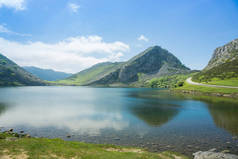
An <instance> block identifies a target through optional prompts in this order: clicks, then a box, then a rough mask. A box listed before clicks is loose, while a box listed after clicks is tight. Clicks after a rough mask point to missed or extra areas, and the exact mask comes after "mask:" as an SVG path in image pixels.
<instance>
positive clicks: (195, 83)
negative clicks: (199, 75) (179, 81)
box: [186, 77, 238, 89]
mask: <svg viewBox="0 0 238 159" xmlns="http://www.w3.org/2000/svg"><path fill="white" fill-rule="evenodd" d="M186 82H187V83H189V84H192V85H197V86H207V87H216V88H234V89H238V87H232V86H220V85H211V84H203V83H197V82H193V81H192V77H189V78H188V79H187V80H186Z"/></svg>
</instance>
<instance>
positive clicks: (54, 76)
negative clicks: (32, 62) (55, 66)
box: [23, 66, 72, 81]
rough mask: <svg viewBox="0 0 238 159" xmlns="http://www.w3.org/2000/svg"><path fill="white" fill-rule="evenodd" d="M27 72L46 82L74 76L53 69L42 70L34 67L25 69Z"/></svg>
mask: <svg viewBox="0 0 238 159" xmlns="http://www.w3.org/2000/svg"><path fill="white" fill-rule="evenodd" d="M23 68H24V69H25V70H26V71H28V72H30V73H32V74H33V75H35V76H37V77H39V78H40V79H42V80H46V81H57V80H62V79H65V78H67V77H69V76H72V74H71V73H65V72H58V71H54V70H52V69H42V68H38V67H34V66H25V67H23Z"/></svg>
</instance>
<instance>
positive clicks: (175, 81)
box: [145, 72, 197, 88]
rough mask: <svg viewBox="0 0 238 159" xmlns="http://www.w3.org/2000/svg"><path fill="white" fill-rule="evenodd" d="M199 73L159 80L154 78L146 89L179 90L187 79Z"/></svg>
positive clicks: (147, 84) (166, 77)
mask: <svg viewBox="0 0 238 159" xmlns="http://www.w3.org/2000/svg"><path fill="white" fill-rule="evenodd" d="M196 73H197V72H193V73H188V74H176V75H172V76H163V77H159V78H153V79H151V80H148V81H147V82H146V84H145V85H146V87H150V88H177V87H182V86H183V85H184V82H185V80H186V79H187V78H189V77H191V76H193V75H194V74H196Z"/></svg>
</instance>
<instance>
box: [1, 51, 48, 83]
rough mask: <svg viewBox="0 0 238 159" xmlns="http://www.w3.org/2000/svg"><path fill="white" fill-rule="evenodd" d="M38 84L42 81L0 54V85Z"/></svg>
mask: <svg viewBox="0 0 238 159" xmlns="http://www.w3.org/2000/svg"><path fill="white" fill-rule="evenodd" d="M23 85H27V86H36V85H37V86H38V85H45V83H44V82H43V81H41V80H40V79H39V78H37V77H35V76H34V75H32V74H31V73H28V72H27V71H25V70H24V69H23V68H21V67H20V66H18V65H17V64H16V63H14V62H13V61H11V60H9V59H8V58H7V57H5V56H3V55H2V54H0V86H23Z"/></svg>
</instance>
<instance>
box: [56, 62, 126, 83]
mask: <svg viewBox="0 0 238 159" xmlns="http://www.w3.org/2000/svg"><path fill="white" fill-rule="evenodd" d="M122 64H123V63H120V62H116V63H110V62H106V63H100V64H97V65H94V66H92V67H90V68H89V69H86V70H84V71H81V72H79V73H77V74H75V75H73V76H71V77H69V78H66V79H65V80H60V81H57V82H56V83H57V84H63V85H87V84H89V83H92V82H94V81H96V80H99V79H101V78H102V77H104V76H106V75H107V74H109V73H111V72H113V71H115V70H117V69H118V68H119V67H120V66H121V65H122Z"/></svg>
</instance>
